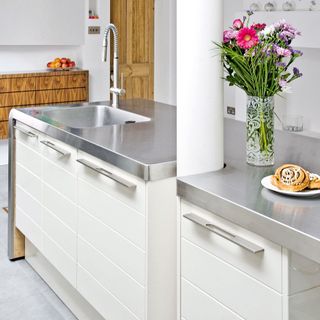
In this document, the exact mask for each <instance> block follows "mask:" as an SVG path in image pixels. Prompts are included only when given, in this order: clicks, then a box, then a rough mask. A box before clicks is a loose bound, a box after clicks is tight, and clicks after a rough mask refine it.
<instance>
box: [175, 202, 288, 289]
mask: <svg viewBox="0 0 320 320" xmlns="http://www.w3.org/2000/svg"><path fill="white" fill-rule="evenodd" d="M181 209H182V215H184V214H188V213H194V214H195V215H196V216H198V217H201V218H204V219H205V220H206V221H208V222H209V223H210V224H212V225H216V226H218V227H219V228H221V229H222V230H225V231H227V232H229V233H232V234H234V235H237V236H240V237H242V238H244V239H246V240H248V241H250V242H251V243H253V244H256V245H258V246H260V247H262V248H263V249H264V252H261V253H256V254H253V253H251V252H249V251H247V250H246V249H244V248H242V247H240V246H238V245H237V244H235V243H232V242H230V241H229V240H227V239H224V238H223V237H221V236H219V235H217V234H215V233H213V232H211V231H210V230H208V229H205V228H203V227H202V226H199V225H197V224H196V223H194V222H192V221H190V220H188V219H186V218H184V217H182V219H181V223H182V231H181V232H182V236H183V237H184V238H186V239H188V240H189V241H191V242H193V243H195V244H196V245H198V246H199V247H201V248H203V249H205V250H207V251H209V252H210V253H212V254H214V255H215V256H217V257H219V258H220V259H222V260H224V261H226V262H227V263H230V264H231V265H233V266H234V267H236V268H238V269H239V270H242V271H244V272H246V273H248V274H249V275H250V276H252V277H254V278H256V279H257V280H259V281H261V282H263V283H265V284H266V285H268V286H270V287H271V288H273V289H275V290H277V291H279V292H281V291H282V283H281V270H282V260H281V259H282V258H281V247H280V246H279V245H277V244H275V243H273V242H271V241H268V240H266V239H263V238H262V237H259V236H258V235H256V234H253V233H252V232H250V231H247V230H244V229H243V228H241V227H239V226H236V225H235V224H233V223H230V222H229V221H226V220H225V219H222V218H220V217H218V216H216V215H214V214H212V213H210V212H208V211H206V210H202V209H200V208H198V207H195V206H192V205H191V204H189V203H186V202H184V201H183V202H182V205H181Z"/></svg>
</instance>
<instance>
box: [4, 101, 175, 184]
mask: <svg viewBox="0 0 320 320" xmlns="http://www.w3.org/2000/svg"><path fill="white" fill-rule="evenodd" d="M97 104H101V105H110V104H109V103H108V104H107V103H106V102H99V103H92V104H79V105H73V106H72V107H73V108H79V112H81V110H80V109H81V107H83V106H88V105H97ZM48 108H49V109H52V110H55V109H57V108H64V107H63V106H60V107H57V106H47V107H45V108H38V107H37V108H26V109H16V110H12V111H11V113H10V123H11V125H13V124H14V122H15V121H20V122H22V123H24V124H26V125H28V126H30V127H32V128H34V129H37V130H39V131H41V132H44V133H45V134H47V135H49V136H51V137H53V138H56V139H58V140H60V141H62V142H65V143H67V144H69V145H72V146H74V147H75V148H78V149H80V150H83V151H85V152H87V153H90V154H92V155H94V156H96V157H98V158H100V159H102V160H105V161H107V162H109V163H111V164H113V165H115V166H117V167H119V168H121V169H123V170H125V171H127V172H129V173H132V174H134V175H136V176H138V177H140V178H142V179H144V180H146V181H149V180H158V179H164V178H167V177H174V176H175V175H176V108H175V107H174V106H169V105H166V104H162V103H158V102H154V101H147V100H124V101H122V102H121V107H120V108H121V109H123V110H126V111H130V112H133V113H136V114H139V115H143V116H145V117H148V118H150V119H151V120H150V121H147V122H141V123H134V124H123V125H110V126H104V127H96V128H70V127H67V126H64V125H63V124H61V123H57V122H55V121H51V119H50V118H48V117H43V116H42V114H41V110H48Z"/></svg>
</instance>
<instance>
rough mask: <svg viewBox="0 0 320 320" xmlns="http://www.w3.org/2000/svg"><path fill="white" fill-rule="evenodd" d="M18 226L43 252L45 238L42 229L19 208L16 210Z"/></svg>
mask: <svg viewBox="0 0 320 320" xmlns="http://www.w3.org/2000/svg"><path fill="white" fill-rule="evenodd" d="M16 226H17V228H18V229H19V230H20V231H21V232H22V233H23V234H24V235H25V236H26V237H27V238H28V239H29V240H30V241H31V242H32V243H33V244H34V245H35V246H36V247H37V248H38V249H39V250H40V251H42V248H43V242H42V238H43V237H42V231H41V227H40V226H39V225H37V224H36V223H35V222H34V221H33V220H32V219H31V218H30V217H28V215H26V214H25V213H24V212H23V210H22V209H21V208H19V207H18V206H17V208H16Z"/></svg>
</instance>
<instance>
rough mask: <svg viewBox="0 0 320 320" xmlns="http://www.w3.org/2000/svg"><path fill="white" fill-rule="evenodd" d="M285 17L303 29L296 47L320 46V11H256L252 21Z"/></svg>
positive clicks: (242, 14) (241, 15)
mask: <svg viewBox="0 0 320 320" xmlns="http://www.w3.org/2000/svg"><path fill="white" fill-rule="evenodd" d="M244 15H246V13H245V12H244V11H243V12H238V13H237V15H236V17H237V18H241V17H243V16H244ZM281 19H285V20H286V21H287V22H288V23H290V24H292V25H293V26H294V27H295V28H297V29H298V30H299V31H301V34H302V35H301V36H300V37H297V38H296V39H295V41H294V43H293V44H294V47H300V48H320V36H319V35H318V34H317V26H318V24H319V21H320V11H272V12H266V11H256V12H255V13H254V15H253V16H252V17H251V22H259V23H266V24H268V25H269V24H272V23H275V22H277V21H279V20H281Z"/></svg>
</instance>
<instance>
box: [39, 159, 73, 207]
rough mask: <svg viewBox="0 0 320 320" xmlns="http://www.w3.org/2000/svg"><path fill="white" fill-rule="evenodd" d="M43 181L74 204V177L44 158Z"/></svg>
mask: <svg viewBox="0 0 320 320" xmlns="http://www.w3.org/2000/svg"><path fill="white" fill-rule="evenodd" d="M43 181H44V183H46V184H47V185H49V186H51V187H52V188H53V189H54V190H56V191H58V192H59V193H61V194H62V195H63V196H64V197H66V198H67V199H69V200H70V201H72V202H74V203H75V202H76V194H77V179H76V177H75V176H74V175H73V174H71V173H70V172H68V171H67V170H65V169H63V168H62V167H61V166H59V165H56V164H55V163H53V162H52V161H51V160H48V159H46V158H43Z"/></svg>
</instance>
